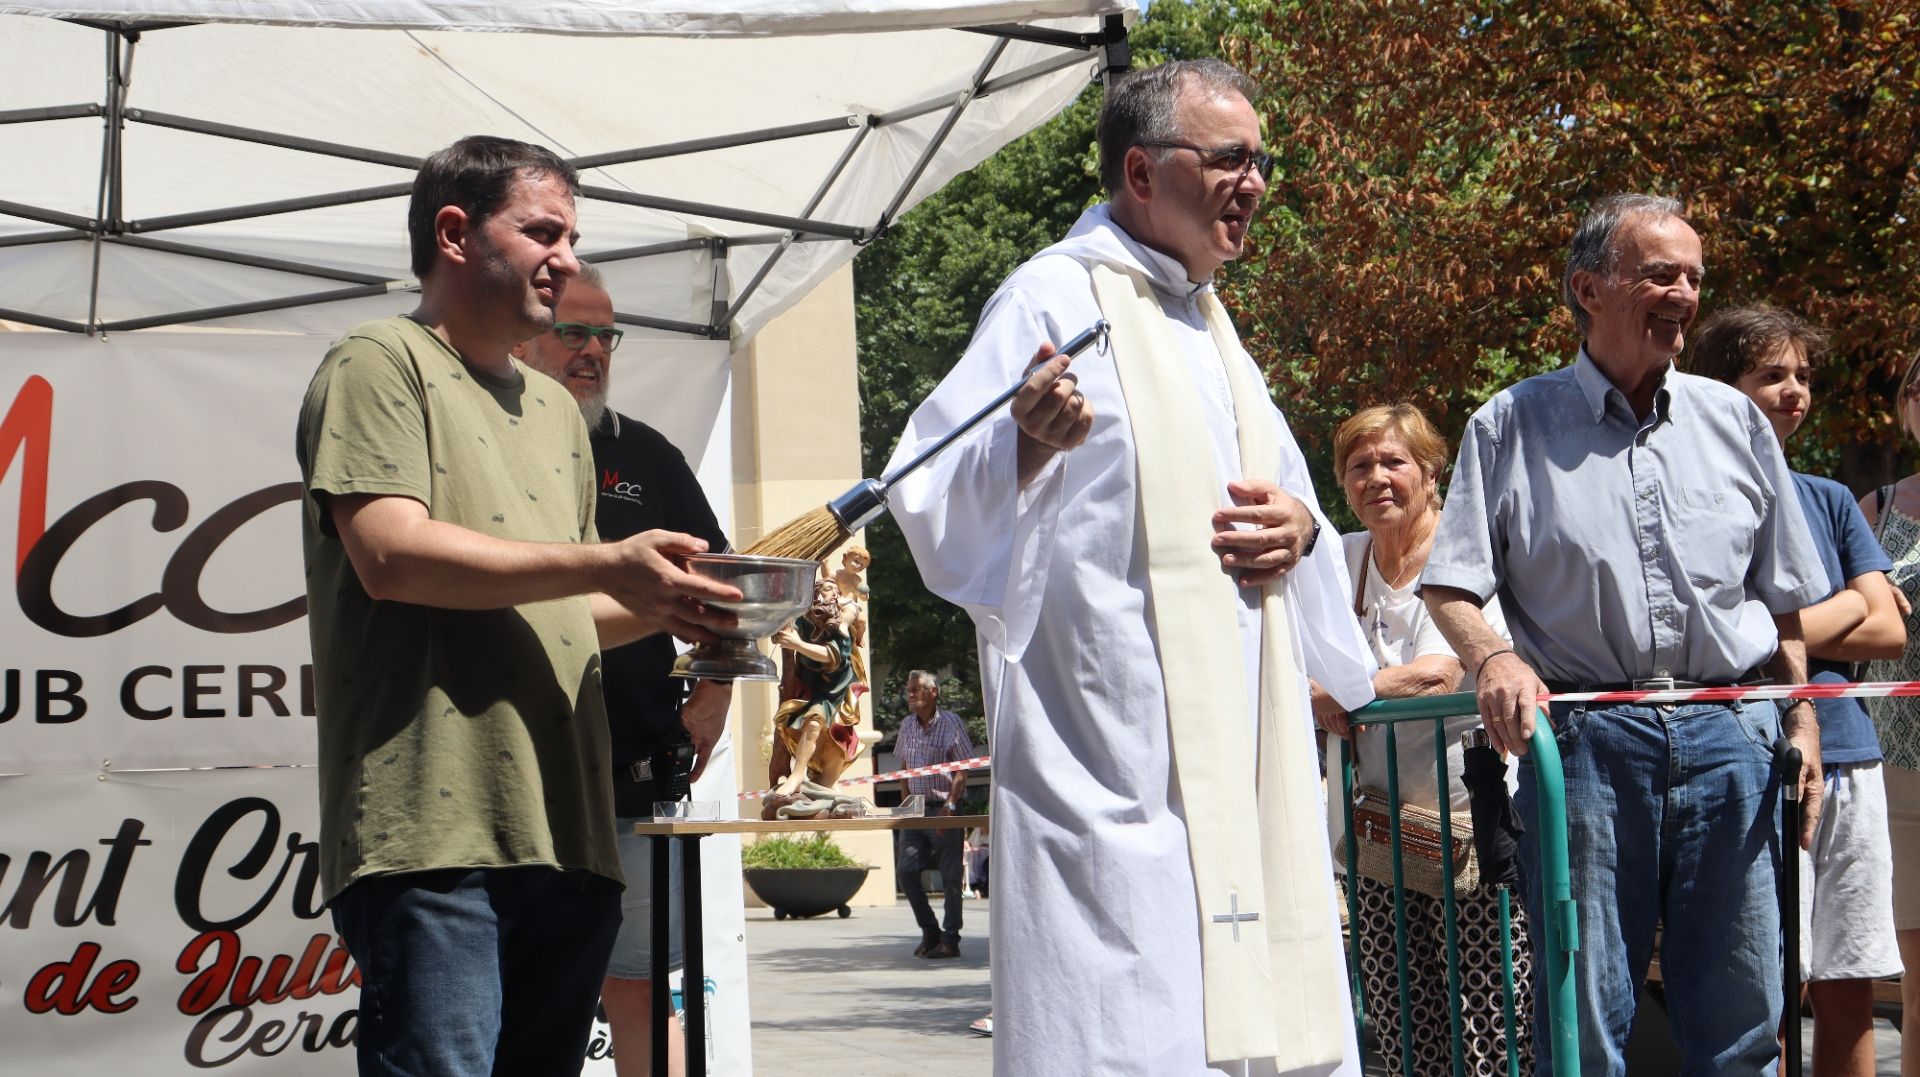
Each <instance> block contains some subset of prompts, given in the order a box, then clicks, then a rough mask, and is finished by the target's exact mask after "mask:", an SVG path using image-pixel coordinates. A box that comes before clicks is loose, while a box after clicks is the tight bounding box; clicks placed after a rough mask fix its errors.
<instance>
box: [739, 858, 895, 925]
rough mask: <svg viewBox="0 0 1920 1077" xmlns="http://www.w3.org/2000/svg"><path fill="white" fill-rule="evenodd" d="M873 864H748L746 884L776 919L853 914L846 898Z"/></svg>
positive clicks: (863, 883) (851, 894) (850, 895)
mask: <svg viewBox="0 0 1920 1077" xmlns="http://www.w3.org/2000/svg"><path fill="white" fill-rule="evenodd" d="M872 870H873V869H872V868H747V869H745V871H744V872H743V873H742V874H744V875H745V876H746V879H747V885H748V886H750V887H752V888H753V892H754V893H755V894H757V895H759V897H760V900H761V901H764V902H766V903H767V905H768V906H769V907H770V908H772V909H773V918H774V919H775V920H785V919H786V918H788V917H790V916H791V917H795V918H799V917H805V916H819V915H820V914H821V913H827V912H836V911H837V912H839V914H840V915H841V917H842V918H845V917H848V916H852V915H853V910H852V909H851V908H849V907H848V906H847V902H848V901H849V900H851V899H852V898H853V895H854V894H856V893H858V892H859V890H860V887H861V886H863V885H865V883H866V881H867V872H869V871H872Z"/></svg>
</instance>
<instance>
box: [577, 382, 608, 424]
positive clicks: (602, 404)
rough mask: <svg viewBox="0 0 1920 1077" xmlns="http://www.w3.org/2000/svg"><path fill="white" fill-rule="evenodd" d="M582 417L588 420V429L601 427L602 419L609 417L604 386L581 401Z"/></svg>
mask: <svg viewBox="0 0 1920 1077" xmlns="http://www.w3.org/2000/svg"><path fill="white" fill-rule="evenodd" d="M580 417H581V418H582V419H585V420H586V421H587V429H588V430H590V431H592V430H598V429H600V422H601V420H603V419H605V418H606V417H607V392H606V390H605V389H604V388H603V389H601V390H600V391H599V392H597V393H594V394H593V395H592V396H590V397H588V398H587V399H585V400H582V401H580Z"/></svg>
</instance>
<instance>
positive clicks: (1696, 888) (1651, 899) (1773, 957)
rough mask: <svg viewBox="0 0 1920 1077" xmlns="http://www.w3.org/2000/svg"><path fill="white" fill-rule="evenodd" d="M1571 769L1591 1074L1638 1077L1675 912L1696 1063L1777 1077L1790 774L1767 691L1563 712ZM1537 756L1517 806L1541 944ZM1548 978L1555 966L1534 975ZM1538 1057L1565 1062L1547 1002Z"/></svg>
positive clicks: (1558, 734)
mask: <svg viewBox="0 0 1920 1077" xmlns="http://www.w3.org/2000/svg"><path fill="white" fill-rule="evenodd" d="M1553 726H1554V732H1555V739H1556V741H1557V742H1558V743H1559V746H1560V754H1561V762H1562V764H1563V766H1564V767H1565V771H1566V788H1567V829H1568V852H1569V859H1570V866H1571V869H1572V873H1573V899H1574V903H1575V905H1576V906H1577V908H1578V910H1579V912H1578V917H1579V919H1578V924H1579V932H1580V938H1579V943H1580V949H1579V951H1578V952H1577V953H1576V954H1575V955H1574V957H1575V961H1574V966H1575V967H1574V978H1575V982H1576V984H1577V987H1578V990H1579V997H1580V1013H1579V1018H1580V1072H1581V1074H1582V1077H1618V1075H1621V1074H1625V1073H1626V1058H1625V1055H1626V1046H1627V1035H1628V1033H1629V1031H1630V1030H1631V1029H1632V1027H1633V1016H1634V1004H1635V1001H1636V999H1637V997H1638V994H1639V989H1640V985H1641V984H1642V983H1643V982H1644V981H1645V980H1646V975H1647V962H1648V960H1649V958H1650V957H1651V956H1652V950H1653V938H1654V929H1655V927H1657V926H1659V925H1660V924H1661V923H1662V922H1664V924H1665V934H1664V935H1662V937H1661V955H1660V969H1661V974H1662V978H1663V980H1664V982H1665V984H1666V992H1667V1015H1668V1017H1669V1018H1670V1019H1671V1020H1672V1022H1673V1034H1674V1039H1675V1040H1676V1041H1677V1044H1678V1046H1679V1049H1680V1056H1681V1059H1682V1072H1683V1073H1685V1074H1702V1075H1705V1074H1743V1075H1749V1077H1761V1075H1767V1077H1771V1075H1772V1074H1773V1072H1774V1064H1775V1060H1776V1059H1777V1058H1778V1056H1779V1045H1778V1044H1777V1043H1776V1042H1775V1040H1774V1035H1775V1032H1776V1031H1777V1030H1778V1028H1779V1026H1780V1012H1781V972H1782V966H1781V959H1782V951H1781V937H1780V905H1779V900H1778V898H1777V897H1776V891H1775V888H1774V883H1775V879H1776V877H1777V875H1778V872H1779V866H1780V853H1781V847H1780V825H1779V815H1780V813H1779V804H1780V786H1779V779H1778V778H1777V776H1776V775H1775V773H1774V770H1773V741H1774V738H1776V737H1778V736H1779V733H1780V717H1779V712H1778V710H1777V709H1776V708H1775V707H1774V705H1773V704H1772V703H1770V702H1760V703H1748V704H1723V703H1716V704H1702V705H1694V706H1680V707H1674V708H1672V709H1670V710H1669V709H1666V708H1661V707H1653V706H1618V705H1616V706H1610V707H1604V708H1602V707H1595V708H1592V709H1588V708H1583V707H1580V706H1577V705H1566V704H1561V705H1557V706H1555V707H1554V708H1553ZM1535 798H1536V791H1535V778H1534V769H1533V766H1532V760H1531V758H1529V759H1528V760H1527V762H1526V764H1524V765H1523V766H1522V767H1521V768H1520V793H1519V797H1518V799H1517V801H1516V804H1515V806H1516V808H1517V809H1518V810H1519V811H1520V813H1521V818H1522V819H1523V820H1525V821H1526V822H1527V823H1528V825H1529V829H1528V832H1527V835H1526V837H1525V839H1523V840H1522V841H1521V843H1520V862H1521V867H1522V869H1523V872H1524V874H1525V876H1526V883H1527V887H1526V889H1527V914H1528V916H1529V917H1530V921H1529V923H1530V927H1531V931H1532V934H1533V945H1534V951H1535V953H1537V954H1544V952H1545V948H1546V946H1547V939H1546V925H1547V921H1546V917H1545V916H1543V915H1542V914H1541V908H1540V890H1541V887H1540V882H1539V880H1540V870H1539V869H1540V842H1539V828H1538V827H1537V826H1536V825H1534V820H1535V818H1536V815H1535V805H1536V803H1537V801H1536V799H1535ZM1535 983H1536V986H1537V987H1539V988H1542V989H1544V987H1545V984H1546V977H1545V976H1544V975H1542V976H1536V977H1535ZM1534 1002H1535V1011H1534V1016H1535V1021H1534V1027H1535V1028H1536V1029H1537V1030H1539V1032H1540V1036H1539V1038H1538V1040H1537V1042H1536V1052H1535V1057H1536V1060H1537V1063H1538V1065H1537V1070H1538V1072H1539V1073H1540V1074H1543V1075H1544V1074H1550V1073H1552V1072H1553V1071H1552V1069H1551V1065H1552V1059H1551V1057H1550V1055H1551V1044H1550V1043H1549V1037H1547V1036H1546V1035H1545V1032H1546V1029H1547V1025H1546V1023H1545V1018H1544V1015H1545V1014H1546V1013H1547V1007H1548V1000H1547V998H1546V995H1545V992H1544V990H1538V991H1536V994H1535V996H1534Z"/></svg>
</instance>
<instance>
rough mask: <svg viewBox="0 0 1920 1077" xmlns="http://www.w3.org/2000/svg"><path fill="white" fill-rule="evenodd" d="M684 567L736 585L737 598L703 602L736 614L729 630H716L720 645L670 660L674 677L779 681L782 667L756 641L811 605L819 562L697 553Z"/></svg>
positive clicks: (702, 646)
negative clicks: (735, 620) (735, 622)
mask: <svg viewBox="0 0 1920 1077" xmlns="http://www.w3.org/2000/svg"><path fill="white" fill-rule="evenodd" d="M687 571H688V572H692V573H694V574H695V575H699V576H705V577H706V578H708V579H710V580H715V581H718V582H720V583H725V584H731V585H733V586H734V587H737V588H739V589H740V601H738V602H712V601H709V602H708V603H707V605H709V606H712V607H713V608H714V609H717V610H726V611H727V612H729V613H731V614H733V615H734V616H735V617H738V618H739V622H738V623H737V624H735V625H734V626H733V627H732V628H728V629H715V630H714V634H715V635H717V636H719V637H720V642H719V643H696V644H694V645H693V649H692V650H690V651H688V652H687V653H685V654H683V655H681V656H680V657H679V658H678V659H676V660H675V661H674V663H673V675H674V676H676V677H699V678H702V679H705V680H737V681H777V680H779V679H780V667H779V666H778V665H776V664H775V663H774V661H773V659H771V658H768V657H767V656H766V655H763V654H761V653H760V649H759V648H758V647H755V646H754V644H753V641H754V640H757V639H765V638H766V637H768V636H771V635H773V634H774V633H775V632H778V631H779V630H780V629H782V628H784V627H786V626H787V625H789V624H792V623H793V621H794V619H795V618H797V617H799V616H800V615H801V614H803V613H805V612H807V607H809V606H811V605H813V585H814V581H815V580H817V579H818V578H819V576H820V562H818V561H808V560H805V559H802V558H797V557H753V556H749V555H747V554H737V553H700V554H694V555H693V556H691V557H688V558H687Z"/></svg>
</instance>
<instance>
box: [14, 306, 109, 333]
mask: <svg viewBox="0 0 1920 1077" xmlns="http://www.w3.org/2000/svg"><path fill="white" fill-rule="evenodd" d="M0 321H9V322H19V323H20V324H22V325H37V326H39V327H40V328H42V329H58V330H61V331H62V332H67V333H86V334H87V335H89V336H91V335H92V334H93V327H92V326H87V325H81V324H80V323H79V322H70V321H67V320H66V319H65V318H49V317H47V316H46V315H44V314H30V313H28V312H27V311H24V310H11V309H9V308H7V307H0Z"/></svg>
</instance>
